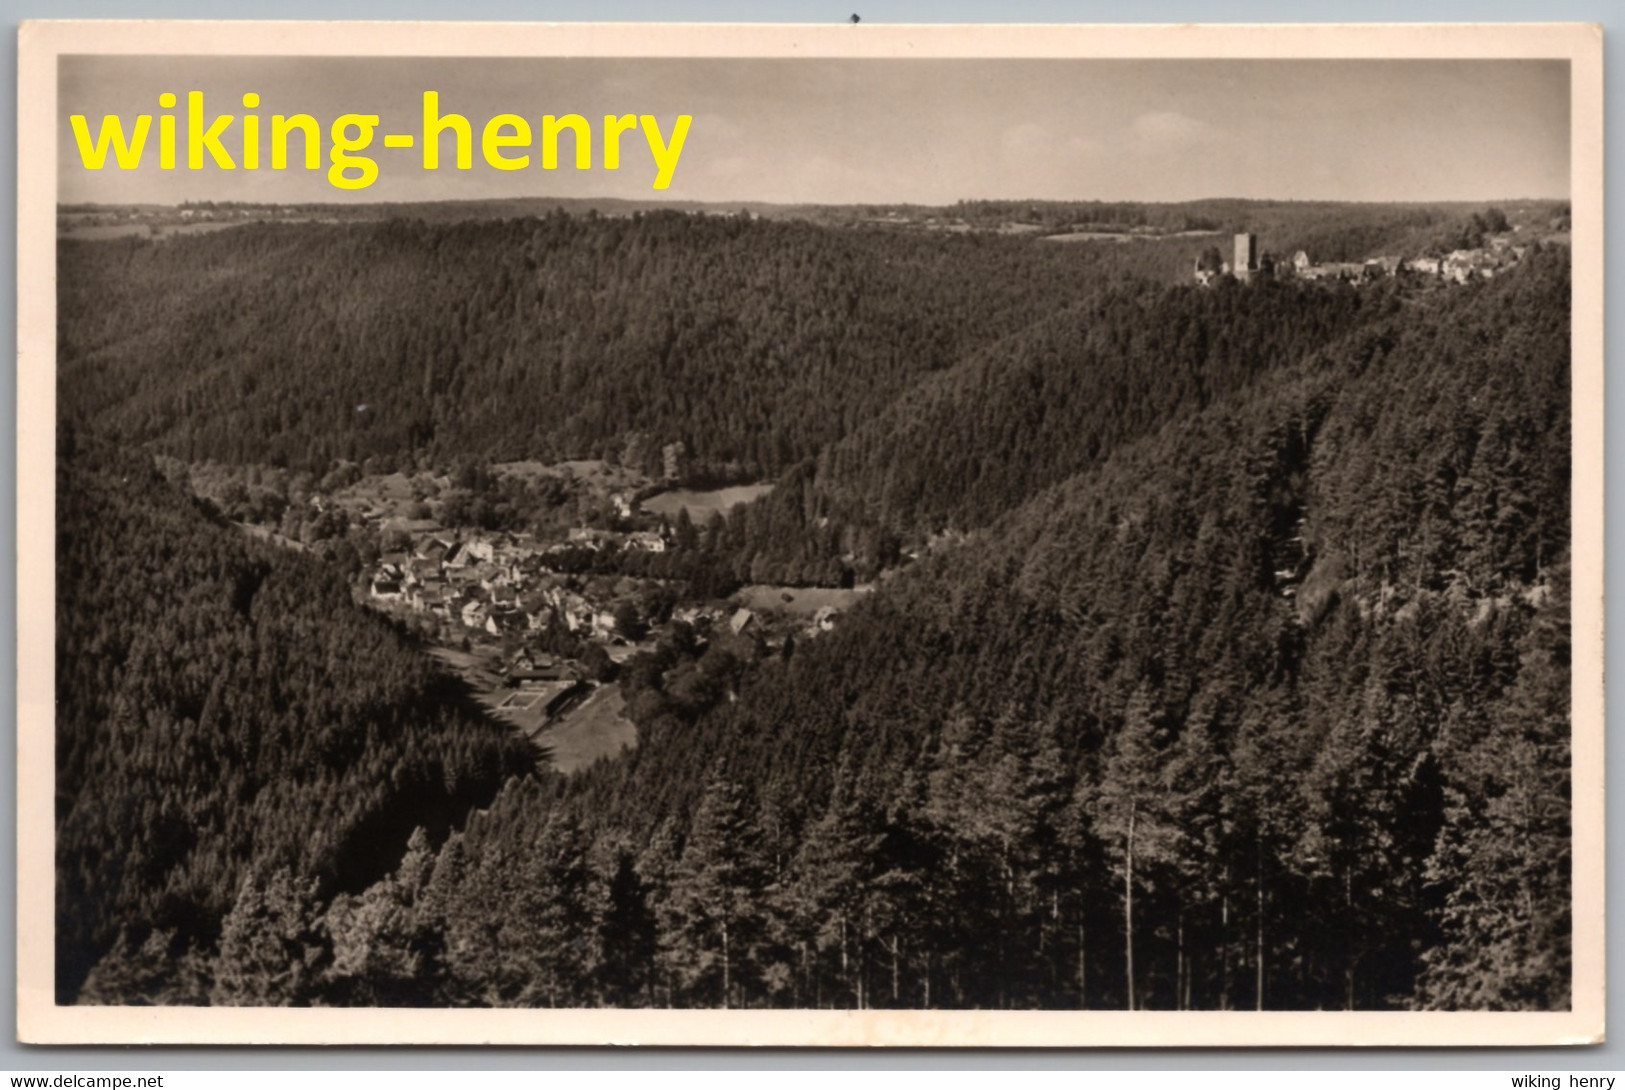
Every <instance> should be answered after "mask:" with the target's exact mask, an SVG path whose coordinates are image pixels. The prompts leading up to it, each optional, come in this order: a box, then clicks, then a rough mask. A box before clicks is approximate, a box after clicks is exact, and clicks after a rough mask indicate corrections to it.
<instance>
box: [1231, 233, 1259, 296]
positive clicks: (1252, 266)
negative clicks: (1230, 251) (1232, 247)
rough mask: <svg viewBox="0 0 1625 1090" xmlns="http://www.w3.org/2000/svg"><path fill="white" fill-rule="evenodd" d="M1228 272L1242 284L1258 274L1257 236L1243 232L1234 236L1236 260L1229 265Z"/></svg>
mask: <svg viewBox="0 0 1625 1090" xmlns="http://www.w3.org/2000/svg"><path fill="white" fill-rule="evenodd" d="M1230 272H1231V274H1232V275H1233V276H1235V278H1236V279H1237V280H1240V281H1241V282H1242V283H1243V284H1245V283H1247V282H1248V281H1249V280H1251V279H1252V278H1253V276H1254V274H1256V273H1257V272H1258V236H1257V235H1255V234H1252V233H1251V232H1244V233H1242V234H1239V235H1237V236H1236V259H1235V260H1234V261H1232V262H1231V263H1230Z"/></svg>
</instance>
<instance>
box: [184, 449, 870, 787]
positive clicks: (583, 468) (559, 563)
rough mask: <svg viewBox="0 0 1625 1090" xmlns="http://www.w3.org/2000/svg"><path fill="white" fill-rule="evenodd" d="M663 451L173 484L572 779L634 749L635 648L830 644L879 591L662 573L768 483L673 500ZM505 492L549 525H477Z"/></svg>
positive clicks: (679, 494) (740, 657) (745, 657)
mask: <svg viewBox="0 0 1625 1090" xmlns="http://www.w3.org/2000/svg"><path fill="white" fill-rule="evenodd" d="M663 453H664V455H665V457H664V459H663V461H664V468H665V471H666V475H665V476H664V477H661V478H655V479H651V478H649V477H646V476H644V475H643V474H641V473H639V472H637V471H635V470H632V469H628V468H627V467H625V466H624V465H619V464H615V463H614V462H611V461H603V460H594V459H584V460H577V461H568V462H561V463H556V464H545V463H540V462H514V463H502V464H497V465H493V466H490V467H481V468H480V469H479V471H478V472H476V473H472V474H466V475H465V476H464V478H463V479H461V480H459V479H457V478H455V477H454V476H453V475H451V474H436V473H434V472H432V471H430V470H426V469H415V468H408V469H402V470H396V471H394V472H390V473H384V472H380V471H379V470H381V469H382V468H387V467H379V466H373V465H368V466H367V467H366V469H367V470H369V471H370V472H363V471H362V467H360V466H351V467H348V468H349V472H348V473H345V472H342V471H341V472H339V473H337V474H336V475H330V476H329V477H328V478H326V479H323V480H321V481H309V480H300V479H299V478H298V475H291V476H290V475H288V474H286V472H285V471H281V470H274V469H270V468H264V467H262V468H261V469H259V470H258V471H255V472H252V473H251V474H250V475H249V477H248V478H247V479H246V480H245V479H243V478H240V477H237V476H231V477H228V478H222V477H217V476H215V474H216V473H217V472H224V470H223V468H222V467H216V466H210V465H204V466H199V465H193V466H182V465H181V464H180V463H178V462H172V463H170V464H169V466H168V471H169V472H170V473H171V474H172V475H176V474H181V473H184V475H185V478H186V480H187V482H188V484H189V485H190V487H191V488H192V489H193V490H194V491H195V493H196V494H197V495H198V496H199V497H200V498H202V499H204V500H205V501H206V502H207V503H209V504H210V505H212V506H213V507H214V508H216V509H217V510H218V511H220V512H221V513H222V514H223V515H225V517H227V518H229V519H230V520H231V521H233V522H235V523H236V524H237V525H238V526H239V527H240V528H241V529H242V530H243V531H245V532H246V533H249V534H251V535H252V536H255V537H257V538H259V539H261V540H264V541H268V542H270V543H273V544H276V545H280V546H283V547H286V548H291V549H296V550H300V551H308V550H316V551H320V552H321V553H323V555H325V556H327V557H328V559H330V560H338V561H340V562H341V566H344V567H345V568H346V569H347V570H349V571H351V573H352V576H353V578H352V593H353V595H354V597H355V598H356V600H357V601H358V602H360V603H361V604H363V605H366V606H368V607H369V608H371V609H374V610H376V611H378V612H380V613H383V614H385V615H387V616H389V617H391V618H392V619H393V620H395V621H396V622H397V623H398V624H400V625H401V626H402V627H403V628H404V629H405V630H407V631H408V632H410V633H411V634H412V635H413V636H414V637H416V638H417V639H418V640H420V641H421V642H422V644H423V645H424V646H425V648H426V650H427V651H428V652H429V654H430V655H431V656H432V657H433V658H434V659H435V660H436V661H438V662H439V663H441V664H442V666H443V667H445V668H447V669H449V670H450V671H452V672H454V673H455V674H456V675H458V676H459V677H461V678H462V679H463V680H464V681H465V682H466V683H467V685H468V687H469V690H470V692H471V695H472V696H473V697H474V698H475V699H476V700H478V701H479V703H480V704H481V705H482V706H484V707H485V708H486V710H487V711H488V712H489V713H490V714H491V715H492V716H494V717H495V718H497V719H498V720H499V721H501V722H503V723H505V724H507V725H508V726H510V727H512V728H513V729H514V730H516V731H518V732H519V733H521V734H523V735H524V736H525V737H526V738H528V739H530V740H531V741H532V742H534V743H535V744H537V745H538V746H540V747H542V748H543V749H544V750H545V751H546V752H547V753H548V754H549V755H550V756H551V758H552V760H553V763H554V764H555V766H557V767H558V768H560V769H561V770H562V771H566V772H568V771H573V770H574V769H576V768H580V767H584V766H585V765H587V764H590V763H592V761H594V760H596V759H598V758H600V757H605V756H611V755H613V754H614V753H615V752H618V751H619V750H620V749H623V748H625V747H627V746H630V745H633V744H635V743H636V738H637V732H636V729H635V728H634V727H633V725H632V722H631V718H630V717H629V715H628V714H627V709H626V700H625V695H624V693H623V686H621V685H618V684H615V683H614V680H615V678H616V677H617V675H618V673H619V672H620V670H621V668H622V667H623V666H624V665H626V664H627V663H628V662H630V660H632V659H633V658H634V657H635V656H636V655H637V654H638V653H639V652H640V651H641V652H650V653H652V652H654V651H655V650H656V649H657V648H659V647H661V646H662V645H663V644H664V645H667V646H670V645H673V644H675V645H676V646H679V647H681V648H683V649H684V650H685V651H686V652H687V654H689V655H690V656H692V657H693V658H695V659H696V661H699V660H701V659H703V657H704V655H705V654H706V653H707V652H708V651H710V650H712V649H713V648H714V649H716V650H717V652H718V655H717V658H718V659H729V658H731V659H732V660H734V661H751V660H754V659H755V658H758V657H760V656H762V655H764V654H776V653H784V652H785V651H786V644H791V645H793V644H794V643H795V642H797V641H800V640H806V639H813V638H816V637H818V636H820V635H822V634H824V633H827V632H830V631H832V630H833V629H834V628H835V626H836V624H837V622H838V618H839V616H840V614H841V613H842V612H843V611H844V610H845V609H847V608H849V607H850V606H851V605H852V604H853V603H855V602H856V601H857V600H858V599H859V598H860V597H861V596H862V595H863V594H864V593H866V592H867V590H868V589H869V587H867V586H858V587H851V588H839V587H792V586H777V585H767V584H760V585H747V586H743V587H738V588H728V589H729V590H731V593H725V594H717V595H715V596H712V597H699V598H696V597H695V594H694V591H693V590H692V588H690V587H689V586H688V584H687V583H686V582H685V581H683V580H680V579H673V578H667V577H665V576H664V575H663V573H664V572H665V570H666V569H665V568H664V567H662V565H661V560H663V559H667V560H669V559H671V557H669V556H667V555H666V554H668V553H670V552H672V551H674V550H676V549H677V548H679V547H680V546H684V547H688V548H693V547H695V545H696V542H697V541H698V540H699V539H700V538H701V536H702V535H703V534H704V533H706V532H707V531H708V530H712V531H713V532H714V527H715V526H716V525H717V523H718V522H719V521H720V520H722V519H725V518H726V516H727V514H728V512H729V511H730V510H732V509H733V508H735V507H737V506H738V505H739V504H741V503H746V502H749V501H750V500H752V499H755V498H757V497H759V496H761V495H763V494H765V493H766V492H768V491H770V490H771V486H770V485H731V486H725V487H718V488H707V489H689V488H682V487H678V482H679V479H680V475H681V474H682V473H683V472H684V465H683V462H682V448H681V444H671V445H669V446H668V447H667V448H666V450H665V451H664V452H663ZM466 486H473V489H474V491H473V492H472V495H474V496H475V499H474V501H473V503H472V504H471V503H470V502H469V498H470V495H471V492H470V489H469V488H468V487H466ZM503 493H506V494H511V495H524V496H526V497H531V498H533V499H534V498H535V497H537V496H546V497H547V500H545V501H539V502H540V503H541V505H542V506H543V507H545V506H547V504H548V503H551V504H553V505H555V509H554V511H553V517H552V518H551V519H548V518H545V517H540V516H537V517H533V518H531V519H529V520H528V523H529V527H530V528H528V529H504V528H488V527H485V526H482V525H481V522H482V520H484V521H486V522H489V521H491V519H490V517H489V515H490V512H489V510H488V509H487V508H482V507H481V506H480V505H481V504H487V505H488V503H489V500H488V497H490V496H496V495H500V494H503ZM651 562H652V563H651ZM679 588H683V589H684V590H687V591H688V593H687V595H686V596H684V595H683V594H682V593H681V592H680V590H679Z"/></svg>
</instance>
